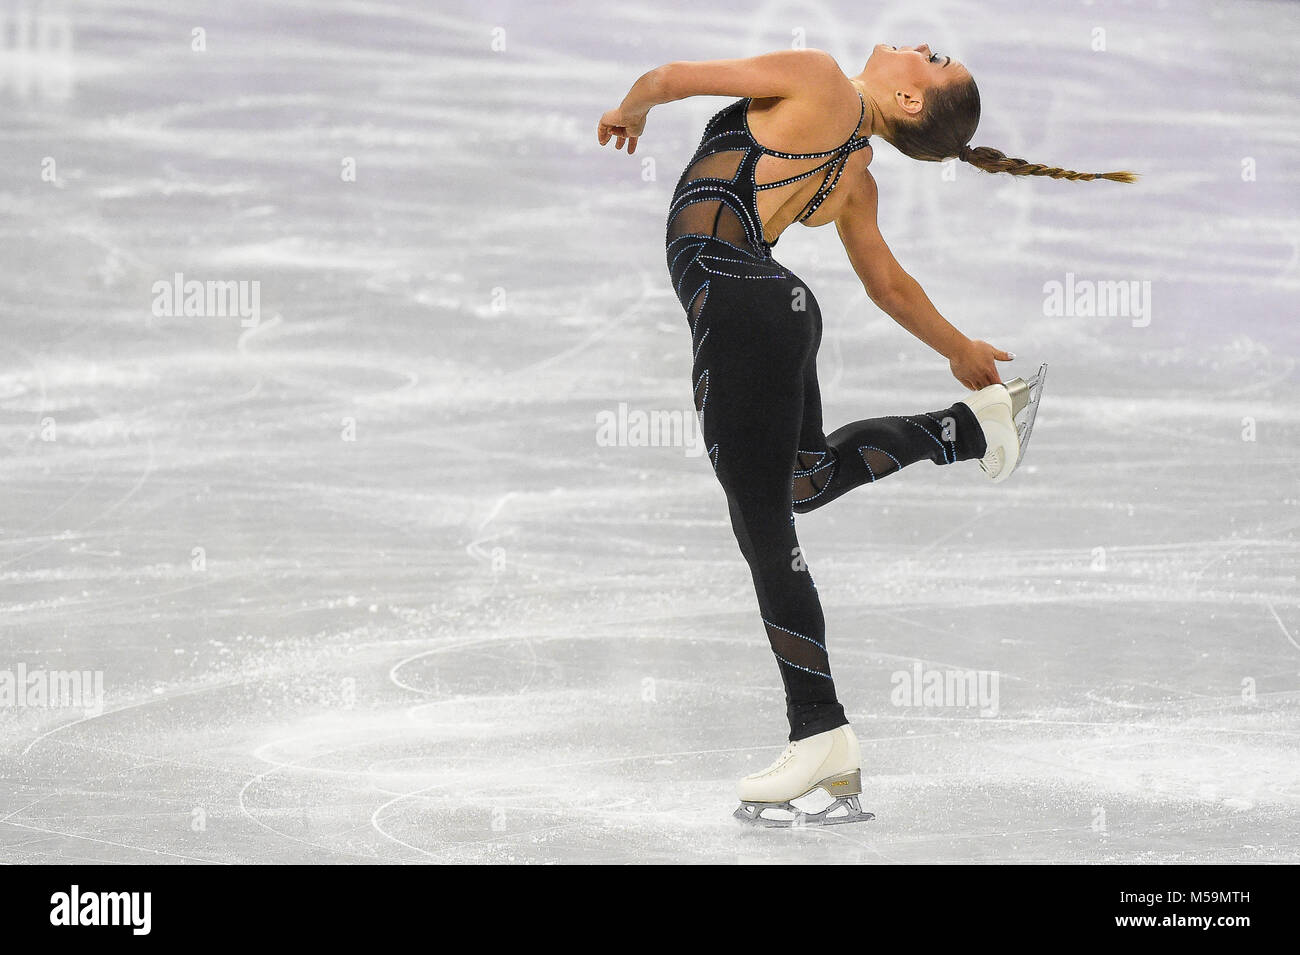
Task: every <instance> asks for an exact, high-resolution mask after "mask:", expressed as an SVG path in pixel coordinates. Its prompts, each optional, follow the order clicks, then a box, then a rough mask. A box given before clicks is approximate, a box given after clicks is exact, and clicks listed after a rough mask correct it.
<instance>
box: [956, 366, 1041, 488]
mask: <svg viewBox="0 0 1300 955" xmlns="http://www.w3.org/2000/svg"><path fill="white" fill-rule="evenodd" d="M1046 378H1047V365H1046V363H1044V364H1042V365H1039V366H1038V373H1037V374H1035V375H1034V376H1033V377H1032V378H1030V379H1029V380H1028V381H1025V379H1023V378H1012V379H1011V380H1010V381H1008V382H1007V383H1006V384H1005V385H989V386H988V387H987V388H981V389H980V390H979V391H977V392H975V394H973V395H971V396H970V397H969V398H962V399H961V401H962V404H964V405H966V406H967V407H968V408H970V410H971V411H973V412H975V417H977V418H978V419H979V422H980V426H981V427H982V428H983V429H984V440H985V442H986V443H987V444H988V450H986V451H985V452H984V457H983V458H981V459H980V468H981V469H982V470H983V471H984V473H985V474H987V475H988V477H989V480H991V481H992V482H993V483H994V484H1000V483H1001V482H1003V481H1005V480H1006V479H1007V478H1009V477H1010V476H1011V472H1012V471H1014V470H1015V469H1016V468H1017V467H1019V465H1020V462H1021V461H1023V460H1024V459H1025V448H1026V446H1027V445H1028V444H1029V435H1030V434H1031V433H1032V432H1033V430H1034V419H1035V418H1036V417H1037V416H1038V405H1039V401H1040V400H1041V398H1042V396H1043V381H1044V380H1045V379H1046Z"/></svg>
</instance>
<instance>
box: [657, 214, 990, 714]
mask: <svg viewBox="0 0 1300 955" xmlns="http://www.w3.org/2000/svg"><path fill="white" fill-rule="evenodd" d="M686 243H689V248H685V247H683V246H684V244H686ZM699 243H703V244H704V245H703V247H698V244H699ZM675 253H676V255H675ZM668 262H669V270H670V272H671V274H672V275H673V279H674V282H675V283H676V287H677V295H678V299H679V301H681V303H682V306H683V308H685V309H686V313H687V318H688V319H689V320H690V324H691V333H692V335H691V340H692V352H693V354H694V362H693V365H692V371H691V375H692V382H693V383H694V386H695V408H696V411H697V412H698V413H699V415H700V419H701V430H702V432H703V435H704V446H705V447H706V448H707V449H708V453H709V459H710V460H711V461H712V462H713V469H714V472H715V473H716V474H717V478H718V481H719V482H720V483H721V485H722V488H723V490H724V491H725V493H726V497H727V506H728V510H729V512H730V516H731V526H732V529H733V530H734V532H735V535H736V540H737V542H738V543H739V544H740V551H741V553H742V554H743V555H744V557H745V560H746V561H747V562H748V563H749V569H750V572H751V574H752V576H753V579H754V589H755V591H756V593H757V596H758V608H759V612H760V614H761V616H762V620H763V623H764V625H765V627H766V629H767V637H768V640H769V642H770V643H771V646H772V652H773V653H774V654H776V658H777V661H778V666H779V669H780V671H781V678H782V681H783V682H784V684H785V694H786V713H787V715H788V717H789V720H790V739H791V740H798V739H804V738H805V737H808V736H812V735H814V734H816V733H822V732H825V731H826V730H830V729H834V728H835V727H837V726H842V725H844V724H845V723H847V722H848V720H847V719H845V717H844V708H843V707H842V706H841V705H840V703H839V702H838V700H837V699H836V696H835V684H834V681H833V680H832V679H831V671H830V663H829V660H828V658H827V655H826V625H825V619H824V618H823V616H822V608H821V602H820V601H819V600H818V599H817V588H816V585H815V584H814V583H813V579H812V575H811V574H810V573H809V571H808V567H807V564H806V562H805V561H804V560H803V559H802V556H801V553H800V550H799V541H798V538H797V537H796V536H795V523H794V515H795V514H796V513H798V514H804V513H807V512H808V511H811V510H814V509H816V508H818V507H821V506H822V505H824V504H826V503H827V502H829V501H833V500H834V499H835V498H837V497H839V496H840V495H841V494H844V493H845V492H846V491H849V490H851V489H852V488H855V487H857V486H859V485H861V484H867V483H870V482H872V481H876V480H879V479H880V478H882V477H885V476H886V475H888V474H892V473H894V472H895V471H897V470H898V469H899V468H902V467H906V466H907V465H909V464H912V463H914V462H916V461H921V460H926V459H928V460H930V461H933V462H934V463H935V464H951V463H952V462H954V461H966V460H969V459H971V458H980V457H983V455H984V450H985V442H984V433H983V430H982V429H981V428H980V425H979V422H978V420H977V419H976V418H975V416H974V414H973V413H972V412H971V410H970V409H969V408H968V407H967V406H966V405H965V404H960V403H958V404H954V405H953V406H952V407H951V408H945V409H943V410H941V411H931V412H924V413H921V414H911V415H890V416H887V417H883V418H868V419H866V420H864V421H855V422H853V423H852V424H848V425H845V426H844V427H842V428H840V429H839V430H837V431H835V432H834V433H832V434H831V435H830V436H829V437H827V436H826V435H825V434H823V432H822V408H821V393H820V391H819V390H818V386H817V349H818V346H819V345H820V344H821V335H822V317H821V310H820V309H819V308H818V306H817V300H816V299H815V298H814V297H813V294H812V290H811V289H809V288H808V287H807V286H806V285H804V284H803V282H802V281H800V280H799V279H798V278H797V277H796V276H795V275H794V274H793V273H791V272H790V271H789V270H788V269H786V268H784V267H783V266H781V265H780V264H779V263H777V262H776V261H775V260H774V259H771V258H766V259H760V258H756V257H755V256H753V254H752V253H746V252H743V251H741V250H740V249H739V248H738V247H736V246H734V245H731V244H730V243H727V242H724V241H721V240H719V239H715V238H708V239H706V238H702V237H697V236H690V237H686V238H684V239H682V240H679V241H677V242H674V243H672V244H671V245H670V246H669V249H668Z"/></svg>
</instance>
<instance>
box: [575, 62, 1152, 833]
mask: <svg viewBox="0 0 1300 955" xmlns="http://www.w3.org/2000/svg"><path fill="white" fill-rule="evenodd" d="M701 95H704V96H733V97H734V96H738V97H743V98H742V99H739V100H737V101H736V102H734V103H731V104H730V105H728V106H726V107H724V108H723V109H722V110H720V111H719V112H718V113H717V114H715V115H714V116H713V118H712V119H711V120H709V122H708V124H707V125H706V126H705V129H704V135H703V137H702V138H701V141H700V145H699V147H698V149H697V150H696V152H695V155H694V156H693V157H692V158H691V162H690V164H689V165H688V167H687V169H686V171H685V172H683V173H682V176H681V178H680V180H679V181H678V183H677V187H676V190H675V191H674V193H673V199H672V204H671V207H670V209H669V214H668V228H667V236H666V240H667V262H668V270H669V274H670V275H671V276H672V280H673V284H674V288H675V289H676V292H677V297H678V300H679V301H680V302H681V304H682V307H683V308H684V309H685V310H686V314H687V317H688V319H689V322H690V327H691V333H692V352H693V355H694V363H693V368H692V382H693V384H694V387H695V406H696V410H697V412H698V413H699V415H700V418H701V427H702V430H703V434H704V442H705V447H707V448H708V452H709V459H710V461H711V462H712V463H713V468H714V471H715V473H716V475H717V478H718V481H719V482H720V483H721V485H722V487H723V489H724V491H725V492H726V498H727V503H728V510H729V512H730V517H731V523H732V528H733V530H734V531H735V535H736V540H737V541H738V543H739V545H740V549H741V552H742V553H743V555H744V557H745V559H746V561H747V562H748V564H749V567H750V571H751V574H752V576H753V579H754V587H755V590H756V592H757V596H758V605H759V610H760V612H761V616H762V620H763V623H764V626H765V627H766V629H767V636H768V639H769V642H770V643H771V646H772V651H773V653H774V654H775V655H776V658H777V661H778V667H779V669H780V672H781V677H782V681H783V683H784V685H785V691H786V710H787V715H788V717H789V722H790V737H789V739H790V745H789V746H788V747H787V748H786V750H785V752H784V753H782V755H781V756H780V758H778V759H777V761H776V762H775V763H773V764H772V765H771V766H769V767H768V768H767V769H765V770H763V771H762V772H759V773H755V774H753V775H751V776H747V777H745V779H743V780H741V783H740V787H739V792H740V799H741V807H740V808H739V809H738V810H737V811H736V816H737V818H741V819H744V820H746V821H749V822H753V823H757V824H763V825H790V824H800V823H807V822H818V823H832V822H851V821H859V820H862V819H869V818H871V814H870V813H863V812H862V811H861V809H860V807H859V805H858V800H857V796H858V794H859V793H860V792H861V773H860V770H861V762H860V754H859V747H858V741H857V738H856V737H855V736H854V734H853V730H852V729H851V728H850V727H849V725H848V720H847V719H845V716H844V709H843V707H842V706H841V705H840V703H839V702H838V700H837V698H836V695H835V685H834V682H833V681H832V679H831V672H830V665H829V662H828V659H827V655H826V642H825V622H824V619H823V616H822V609H821V604H820V602H819V601H818V599H817V590H816V587H815V585H814V583H813V580H812V577H811V575H810V574H809V573H808V571H807V567H806V565H805V564H804V563H803V561H802V560H801V559H800V556H799V553H800V552H799V542H798V539H797V538H796V536H795V527H794V515H795V514H796V513H798V514H803V513H806V512H808V511H811V510H813V509H815V508H818V507H822V506H823V505H825V504H826V503H828V502H829V501H832V500H834V499H835V498H837V497H839V496H840V495H842V494H844V493H845V492H846V491H848V490H850V489H852V488H854V487H857V486H859V485H861V484H867V483H870V482H873V481H876V480H879V479H880V478H882V477H885V476H886V475H888V474H892V473H893V472H895V471H897V470H899V469H900V468H903V467H906V466H907V465H908V464H912V463H914V462H917V461H921V460H924V459H928V460H930V461H933V462H934V463H935V464H951V463H953V462H956V461H967V460H979V461H980V464H981V467H982V469H983V470H984V473H985V474H986V475H987V476H988V477H989V478H991V479H992V480H994V481H1002V480H1005V479H1006V478H1007V476H1009V475H1010V474H1011V472H1012V471H1013V470H1014V469H1015V467H1016V466H1017V464H1018V463H1019V462H1020V459H1021V457H1022V455H1023V453H1024V445H1025V442H1026V440H1027V438H1028V431H1029V428H1030V427H1031V426H1032V413H1033V412H1034V411H1036V410H1037V400H1036V398H1035V400H1034V401H1033V402H1032V404H1031V403H1030V400H1029V398H1030V394H1031V393H1033V394H1034V395H1036V394H1037V393H1038V389H1041V376H1042V369H1041V368H1040V371H1039V375H1038V376H1036V377H1035V378H1033V379H1031V380H1030V381H1029V382H1025V381H1023V380H1021V379H1016V380H1014V381H1013V382H1011V383H1010V384H1009V385H1004V384H1003V383H1002V380H1001V377H1000V375H999V374H998V369H997V365H996V362H998V361H1010V360H1011V359H1012V358H1014V357H1015V356H1013V355H1011V354H1010V353H1008V352H1006V351H1003V350H1002V349H1000V348H996V347H994V346H993V345H990V344H989V343H987V342H984V341H979V340H972V339H969V338H967V337H966V336H965V335H963V334H962V333H961V332H960V331H958V330H957V329H956V328H955V327H953V326H952V325H951V324H949V323H948V322H947V321H946V320H945V319H944V318H943V316H942V315H940V314H939V312H938V311H937V310H936V309H935V307H934V305H933V304H931V302H930V300H929V298H928V297H927V296H926V294H925V292H924V291H923V290H922V289H921V286H920V285H918V284H917V282H916V281H915V280H914V279H913V278H912V277H911V276H910V275H908V274H907V273H906V272H905V271H903V268H902V267H901V266H900V265H899V264H898V262H897V261H896V260H895V259H894V256H893V255H892V254H891V253H890V250H889V247H888V246H887V245H886V244H885V241H884V239H883V238H881V235H880V232H879V230H878V229H877V226H876V198H877V194H876V183H875V180H874V179H873V178H872V176H871V174H870V172H869V171H868V168H867V167H868V166H869V165H870V163H871V156H872V149H871V144H870V137H872V136H878V137H879V138H881V139H883V140H885V141H886V142H888V143H890V144H891V145H893V146H894V147H895V148H896V149H898V150H899V151H901V152H902V153H904V154H905V155H907V156H911V157H912V158H913V159H921V160H927V161H931V162H938V161H942V160H945V159H949V158H952V157H957V158H959V159H961V160H962V161H964V162H968V163H971V164H972V165H974V166H977V167H979V168H980V169H983V170H986V171H988V172H1007V173H1011V174H1012V175H1017V176H1052V177H1054V178H1065V179H1096V178H1101V179H1111V180H1115V181H1118V182H1132V181H1133V180H1134V178H1135V177H1134V176H1133V175H1132V174H1131V173H1127V172H1110V173H1101V174H1093V173H1077V172H1073V171H1071V170H1065V169H1058V168H1055V167H1046V166H1041V165H1036V164H1033V163H1028V162H1025V161H1024V160H1022V159H1015V158H1010V157H1008V156H1006V155H1004V154H1003V153H1001V152H999V151H998V150H996V149H991V148H989V147H986V146H981V147H978V148H976V149H972V148H971V147H970V145H969V144H970V140H971V137H972V136H973V135H974V132H975V127H976V126H977V125H978V123H979V114H980V100H979V91H978V90H977V89H976V86H975V81H974V79H972V77H971V75H970V73H969V72H968V71H967V70H966V68H965V67H964V66H962V64H960V63H958V62H957V61H955V60H953V59H951V58H950V57H947V56H941V55H939V54H937V53H934V52H932V51H931V50H930V48H929V47H928V46H927V45H925V44H921V45H920V46H908V47H893V46H889V45H887V44H880V45H878V46H876V47H875V49H874V50H873V51H872V54H871V57H870V59H868V60H867V63H866V66H865V67H864V68H863V70H862V72H861V73H859V74H857V75H856V76H852V77H846V76H845V75H844V74H843V73H842V72H841V71H840V69H839V66H838V65H837V64H836V62H835V60H834V59H833V58H832V57H831V56H830V55H829V54H827V53H825V52H822V51H820V50H783V51H779V52H775V53H768V54H764V55H762V56H756V57H752V58H749V59H740V60H715V61H709V62H685V61H679V62H673V63H669V64H666V65H664V66H660V67H658V68H657V69H654V70H651V71H650V72H649V73H647V74H645V75H644V76H642V77H641V78H640V79H638V80H637V81H636V83H635V84H634V85H633V87H632V89H631V91H630V92H629V93H628V94H627V96H626V97H625V98H624V100H623V103H622V104H621V105H620V106H619V107H618V108H616V109H612V110H610V111H609V112H607V113H605V115H604V116H602V117H601V119H600V123H599V125H598V127H597V139H598V141H599V142H600V143H601V145H604V144H606V143H608V142H609V141H610V140H611V139H614V140H615V149H621V148H623V146H624V144H626V146H627V152H628V153H629V154H631V153H633V152H635V151H636V146H637V140H638V139H639V137H640V136H641V135H642V133H643V132H644V130H645V121H646V114H647V113H648V112H649V110H650V108H651V107H652V106H655V105H657V104H659V103H668V102H672V101H674V100H679V99H684V98H686V97H688V96H701ZM794 222H803V223H805V224H806V225H809V226H820V225H825V224H827V223H830V222H834V223H835V228H836V231H837V232H838V233H839V236H840V239H841V241H842V242H843V243H844V249H845V251H846V252H847V253H848V257H849V261H850V263H851V264H852V266H853V268H854V270H855V271H856V272H857V274H858V275H859V277H860V278H861V279H862V282H863V284H864V285H865V287H866V290H867V294H868V295H869V296H870V298H871V300H872V301H873V302H875V304H876V305H878V306H879V307H880V308H881V309H882V310H883V311H885V312H887V313H888V314H889V315H890V316H892V317H893V318H894V319H895V320H896V321H897V322H898V323H899V324H900V325H902V326H903V327H904V328H906V329H907V330H908V331H909V332H911V333H912V334H913V335H915V336H916V337H917V338H919V339H920V340H921V341H923V342H925V343H926V344H927V345H929V346H930V347H931V348H933V349H934V350H935V351H937V352H939V354H941V355H943V356H944V357H945V358H947V359H948V363H949V367H950V368H951V369H952V373H953V375H954V377H956V379H957V380H958V381H959V382H961V383H962V384H963V385H965V386H966V387H967V388H969V389H971V390H972V391H974V392H975V393H974V394H973V395H970V396H968V397H967V398H964V399H962V400H960V401H957V402H955V403H954V404H953V405H951V406H950V407H948V408H944V409H941V410H938V411H929V412H923V413H920V414H910V415H890V416H887V417H883V418H872V419H868V420H865V421H856V422H854V423H852V424H848V425H845V426H844V427H842V428H840V429H839V430H837V431H835V432H833V433H832V434H831V435H829V436H827V435H825V434H823V432H822V417H821V396H820V393H819V391H818V387H817V369H816V355H817V348H818V345H819V344H820V341H821V331H822V320H821V313H820V310H819V309H818V306H817V301H816V299H815V298H814V297H813V294H812V292H811V290H809V289H808V288H807V286H806V285H804V283H803V282H802V281H800V280H799V278H798V277H796V276H795V275H794V274H793V273H791V272H790V270H789V269H787V268H785V267H784V266H782V265H781V264H780V263H779V262H777V261H776V260H775V259H774V258H773V256H772V247H773V246H775V245H776V242H777V239H778V238H779V236H780V235H781V233H782V232H783V231H784V230H785V229H786V227H788V226H789V225H790V224H792V223H794ZM1031 389H1034V390H1033V391H1032V392H1031ZM1018 416H1019V419H1018ZM822 794H825V795H822ZM804 797H810V798H804ZM795 800H799V802H795ZM816 806H821V807H822V808H820V809H817V808H816Z"/></svg>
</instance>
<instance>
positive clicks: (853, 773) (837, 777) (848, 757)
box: [733, 726, 875, 828]
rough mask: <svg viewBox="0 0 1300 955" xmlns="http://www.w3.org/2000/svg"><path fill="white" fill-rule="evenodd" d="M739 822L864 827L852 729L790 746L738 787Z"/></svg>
mask: <svg viewBox="0 0 1300 955" xmlns="http://www.w3.org/2000/svg"><path fill="white" fill-rule="evenodd" d="M737 789H738V791H739V793H740V808H739V809H737V810H736V811H735V813H734V814H733V815H734V816H735V817H736V818H737V819H739V820H740V821H741V822H745V823H748V824H750V825H752V826H765V827H768V828H792V827H798V826H834V825H839V824H841V823H846V822H866V821H867V820H868V819H874V818H875V815H874V814H873V813H869V812H863V811H862V806H861V805H860V804H859V803H858V796H859V794H861V792H862V753H861V750H860V749H859V747H858V738H857V736H855V735H854V733H853V730H852V728H850V727H848V726H838V727H836V728H835V729H833V730H828V731H827V732H825V733H818V734H817V735H816V736H809V737H808V738H807V739H801V740H798V741H796V742H793V743H791V744H790V745H789V746H787V747H786V748H785V752H784V753H782V754H781V756H780V757H779V758H778V759H777V761H776V762H775V763H773V764H772V765H771V766H769V767H767V769H765V770H763V771H762V772H759V773H753V774H752V775H749V776H746V777H745V778H744V779H742V780H741V781H740V785H739V786H738V787H737Z"/></svg>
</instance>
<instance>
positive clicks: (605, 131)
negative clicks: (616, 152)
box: [596, 106, 647, 156]
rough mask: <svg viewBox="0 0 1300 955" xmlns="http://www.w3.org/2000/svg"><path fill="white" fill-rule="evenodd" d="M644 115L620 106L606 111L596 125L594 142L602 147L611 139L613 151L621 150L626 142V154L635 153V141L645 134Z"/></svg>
mask: <svg viewBox="0 0 1300 955" xmlns="http://www.w3.org/2000/svg"><path fill="white" fill-rule="evenodd" d="M646 115H647V114H645V113H636V112H630V111H628V110H625V109H623V107H622V106H618V107H615V108H614V109H611V110H607V111H606V112H605V115H604V116H602V117H600V122H599V123H597V124H596V141H597V142H598V143H600V144H601V145H602V146H603V145H605V144H606V143H607V142H609V141H610V139H611V138H613V139H614V140H615V143H614V148H615V149H622V148H623V143H624V142H626V143H627V154H628V155H629V156H630V155H632V154H633V153H634V152H636V141H637V140H638V139H640V138H641V134H642V133H644V132H645V121H646Z"/></svg>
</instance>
